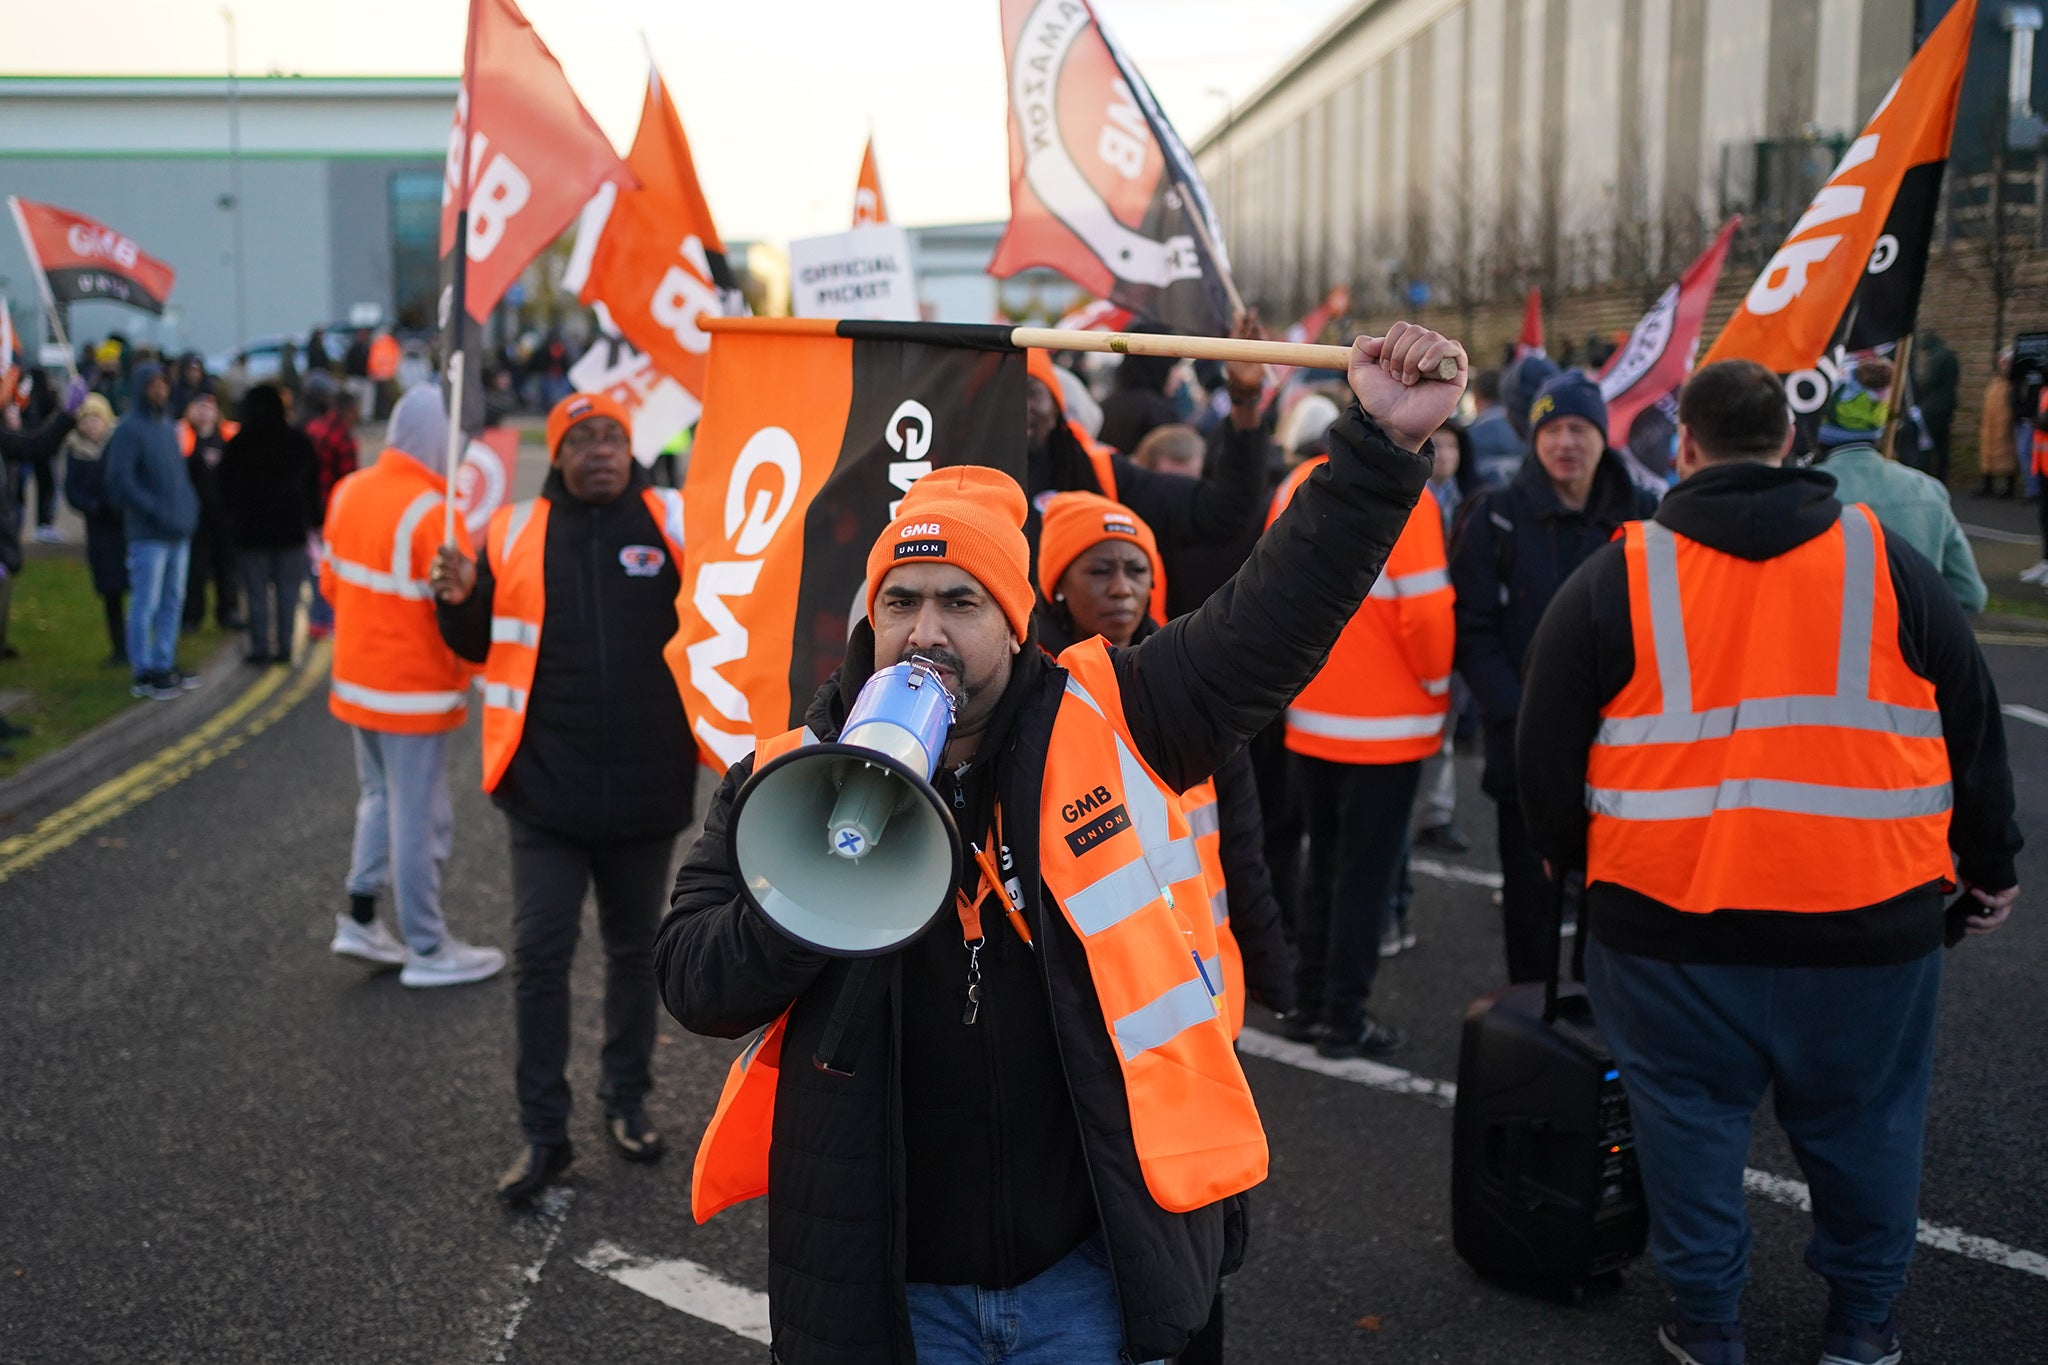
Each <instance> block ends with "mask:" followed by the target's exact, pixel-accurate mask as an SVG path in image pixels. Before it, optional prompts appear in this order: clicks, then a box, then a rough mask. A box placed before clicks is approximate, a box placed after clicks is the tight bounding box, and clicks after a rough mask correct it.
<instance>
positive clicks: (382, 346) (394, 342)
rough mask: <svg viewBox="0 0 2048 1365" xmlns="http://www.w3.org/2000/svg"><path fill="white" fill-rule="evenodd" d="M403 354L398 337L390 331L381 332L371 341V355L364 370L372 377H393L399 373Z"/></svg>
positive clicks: (380, 378)
mask: <svg viewBox="0 0 2048 1365" xmlns="http://www.w3.org/2000/svg"><path fill="white" fill-rule="evenodd" d="M401 355H402V352H401V351H400V350H399V346H398V338H397V337H395V336H393V335H391V333H389V332H379V333H378V334H377V338H376V340H374V341H372V342H371V343H370V355H369V360H368V363H367V364H366V365H365V366H364V371H365V372H366V373H367V374H368V375H369V377H370V378H372V379H379V380H382V379H392V378H395V377H396V376H397V374H398V362H399V359H400V357H401Z"/></svg>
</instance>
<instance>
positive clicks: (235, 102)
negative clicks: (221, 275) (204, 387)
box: [220, 5, 249, 352]
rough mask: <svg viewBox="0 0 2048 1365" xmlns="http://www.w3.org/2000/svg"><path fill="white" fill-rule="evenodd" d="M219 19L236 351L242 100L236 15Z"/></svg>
mask: <svg viewBox="0 0 2048 1365" xmlns="http://www.w3.org/2000/svg"><path fill="white" fill-rule="evenodd" d="M220 17H221V19H222V20H223V21H225V22H226V24H227V26H228V201H227V204H226V205H225V207H226V208H227V209H228V211H229V214H230V215H231V217H230V219H229V230H230V231H231V233H232V234H233V242H234V252H235V350H236V351H237V352H239V351H240V350H241V349H242V347H243V346H244V345H246V344H247V343H248V340H249V335H248V333H249V319H248V306H247V302H246V293H247V291H246V289H245V287H244V285H245V271H244V269H243V264H242V99H241V85H240V82H239V80H238V79H237V78H236V75H235V12H234V11H233V10H232V9H230V8H228V7H227V6H226V5H222V6H221V10H220Z"/></svg>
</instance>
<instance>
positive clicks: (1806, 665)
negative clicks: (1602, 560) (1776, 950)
mask: <svg viewBox="0 0 2048 1365" xmlns="http://www.w3.org/2000/svg"><path fill="white" fill-rule="evenodd" d="M1623 533H1624V541H1623V543H1624V545H1625V547H1626V553H1627V556H1628V589H1629V618H1630V620H1631V622H1632V623H1633V625H1634V631H1635V660H1636V663H1635V673H1634V675H1633V676H1632V677H1631V678H1630V679H1629V682H1628V685H1627V686H1626V687H1624V688H1622V690H1621V691H1620V692H1619V693H1618V694H1616V696H1615V698H1614V700H1612V701H1611V702H1609V703H1608V704H1607V705H1606V706H1604V707H1602V708H1601V711H1600V715H1601V722H1600V729H1599V732H1598V734H1597V736H1596V737H1595V739H1594V742H1593V746H1592V749H1591V752H1590V753H1589V754H1588V757H1587V767H1586V807H1587V809H1588V810H1589V811H1590V812H1591V813H1592V820H1591V826H1590V829H1589V832H1588V836H1587V850H1586V856H1587V866H1586V879H1587V881H1588V882H1608V883H1611V884H1613V885H1616V886H1623V887H1627V888H1628V889H1629V890H1631V891H1635V892H1638V893H1640V894H1642V895H1644V896H1648V897H1650V898H1651V899H1653V900H1656V901H1658V902H1660V903H1662V904H1664V905H1668V906H1671V907H1673V908H1675V909H1678V910H1684V911H1689V912H1693V913H1697V914H1708V913H1711V912H1712V911H1715V910H1719V909H1741V910H1792V911H1807V912H1824V911H1830V910H1849V909H1856V908H1860V907H1862V906H1866V905H1875V904H1877V903H1879V902H1880V901H1886V900H1890V899H1891V898H1892V897H1894V896H1898V895H1902V894H1904V893H1905V892H1908V891H1911V890H1913V889H1914V888H1916V887H1921V886H1926V885H1928V884H1929V883H1946V882H1947V881H1948V880H1949V877H1950V870H1951V869H1950V863H1949V851H1948V822H1949V808H1950V805H1951V792H1950V786H1949V767H1948V749H1947V747H1946V746H1945V745H1944V744H1943V742H1942V737H1941V713H1940V712H1939V711H1938V710H1937V709H1936V708H1935V700H1934V684H1933V683H1931V682H1929V681H1928V680H1927V679H1925V678H1923V677H1921V676H1920V675H1919V674H1917V673H1915V672H1913V670H1912V669H1911V668H1910V667H1909V666H1908V665H1907V663H1906V660H1905V656H1904V655H1903V654H1902V653H1901V652H1900V649H1899V608H1898V600H1897V598H1896V597H1895V596H1894V594H1893V592H1892V579H1891V571H1890V567H1889V564H1888V562H1887V560H1886V557H1885V540H1884V530H1883V528H1882V527H1881V526H1879V525H1878V521H1877V518H1876V517H1875V516H1873V515H1872V514H1871V511H1870V509H1869V508H1867V507H1862V506H1850V507H1846V508H1844V509H1843V510H1842V516H1841V519H1840V520H1839V521H1838V522H1836V524H1835V526H1834V528H1833V529H1832V530H1830V531H1828V532H1827V533H1826V534H1824V535H1820V536H1816V537H1814V538H1813V539H1812V540H1809V541H1807V542H1806V543H1805V544H1804V545H1801V546H1799V547H1798V548H1796V549H1794V550H1791V551H1789V552H1787V553H1786V554H1782V555H1780V556H1778V557H1777V558H1775V559H1768V560H1762V561H1755V560H1748V559H1742V558H1739V557H1737V556H1735V555H1729V554H1723V553H1721V552H1720V551H1718V550H1712V549H1709V548H1708V547H1706V546H1705V545H1702V544H1700V543H1699V542H1698V541H1694V540H1688V539H1686V538H1685V537H1684V536H1681V535H1678V534H1676V533H1674V532H1673V531H1671V530H1670V528H1668V527H1666V526H1663V525H1661V524H1659V523H1657V522H1654V521H1650V522H1640V521H1639V522H1631V523H1629V524H1628V525H1627V526H1626V527H1624V528H1623Z"/></svg>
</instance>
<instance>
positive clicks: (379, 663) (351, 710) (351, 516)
mask: <svg viewBox="0 0 2048 1365" xmlns="http://www.w3.org/2000/svg"><path fill="white" fill-rule="evenodd" d="M445 491H446V489H445V485H444V484H443V483H442V481H441V476H440V475H439V474H435V473H433V472H432V471H430V470H429V469H428V468H427V467H426V466H425V465H423V464H421V463H420V462H419V461H418V460H415V459H414V458H413V457H412V456H410V455H408V454H406V453H405V452H404V451H402V450H395V449H389V450H386V451H384V453H383V454H381V455H379V456H378V457H377V463H375V464H374V465H371V466H370V467H369V468H367V469H359V470H357V471H356V472H355V473H353V474H350V475H349V476H348V477H346V478H344V479H342V480H341V482H339V483H337V484H336V485H335V486H334V497H333V499H332V501H330V502H329V503H328V504H327V525H326V529H325V531H324V533H323V534H324V537H325V540H326V543H327V558H326V560H325V561H324V562H323V563H322V565H321V566H320V591H321V592H322V593H324V594H325V595H326V597H327V600H328V601H329V602H331V603H332V604H333V605H334V663H333V667H332V671H331V676H330V679H329V686H328V697H327V707H328V709H329V710H330V711H332V712H334V714H335V715H336V716H338V717H340V718H341V719H342V720H345V721H347V722H348V723H349V724H350V725H356V726H360V727H361V728H363V729H365V730H378V731H382V732H384V733H386V734H398V735H432V734H440V733H441V732H443V731H446V730H453V729H456V728H458V727H459V726H461V724H462V723H463V721H464V720H465V719H467V717H468V715H469V711H468V705H467V703H468V698H469V681H470V678H471V676H472V674H473V673H474V670H473V669H472V668H471V667H470V666H469V665H468V664H466V663H464V662H463V661H462V660H461V659H460V658H459V657H457V656H456V653H455V651H454V650H452V649H450V648H448V646H447V644H446V643H445V642H444V641H443V640H442V639H441V631H440V627H439V626H438V625H437V624H436V623H435V620H434V593H433V589H432V588H431V587H430V586H428V583H427V574H428V573H429V572H430V571H431V569H432V567H433V563H434V553H435V551H436V550H438V549H439V548H440V545H441V533H442V495H443V493H444V492H445ZM455 542H456V548H457V549H459V550H461V551H462V552H463V553H464V554H468V553H469V552H470V551H469V532H468V531H467V530H466V529H465V528H464V527H463V524H462V519H461V518H460V517H458V518H456V521H455Z"/></svg>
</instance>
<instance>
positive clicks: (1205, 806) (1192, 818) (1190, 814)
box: [1181, 801, 1222, 839]
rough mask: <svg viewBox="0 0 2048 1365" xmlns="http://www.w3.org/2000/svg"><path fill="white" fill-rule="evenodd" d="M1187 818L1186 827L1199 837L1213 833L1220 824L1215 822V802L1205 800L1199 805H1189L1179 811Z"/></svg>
mask: <svg viewBox="0 0 2048 1365" xmlns="http://www.w3.org/2000/svg"><path fill="white" fill-rule="evenodd" d="M1181 814H1183V815H1185V816H1187V818H1188V829H1189V830H1190V831H1192V832H1193V834H1194V836H1195V837H1196V838H1197V839H1199V838H1201V837H1202V836H1203V835H1205V834H1214V833H1216V832H1217V830H1219V829H1221V828H1222V826H1221V825H1220V824H1219V823H1218V822H1217V818H1216V803H1215V802H1214V801H1205V802H1203V803H1202V804H1201V805H1199V806H1190V807H1188V809H1186V810H1184V811H1182V812H1181Z"/></svg>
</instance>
